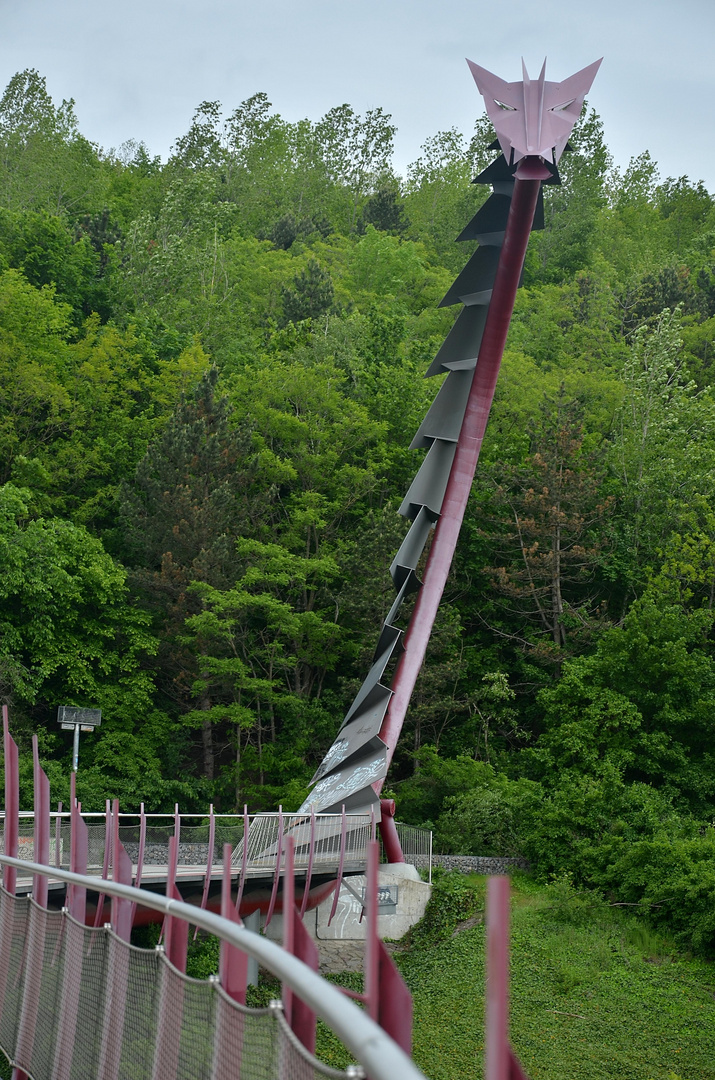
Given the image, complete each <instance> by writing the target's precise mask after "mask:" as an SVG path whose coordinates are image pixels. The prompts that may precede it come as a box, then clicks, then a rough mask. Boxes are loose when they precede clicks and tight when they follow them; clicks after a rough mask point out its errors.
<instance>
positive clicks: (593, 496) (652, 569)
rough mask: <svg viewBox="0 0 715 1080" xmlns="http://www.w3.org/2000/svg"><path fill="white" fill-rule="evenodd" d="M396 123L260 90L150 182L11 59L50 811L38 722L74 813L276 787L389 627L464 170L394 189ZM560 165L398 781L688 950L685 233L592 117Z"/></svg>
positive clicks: (680, 192) (697, 683)
mask: <svg viewBox="0 0 715 1080" xmlns="http://www.w3.org/2000/svg"><path fill="white" fill-rule="evenodd" d="M394 136H395V128H394V125H393V124H392V122H391V119H390V117H389V116H388V115H387V114H385V113H384V112H383V111H382V110H381V109H379V108H376V109H373V110H371V111H369V112H367V113H365V114H363V115H360V114H358V113H356V112H355V110H354V109H352V108H351V107H350V106H349V105H347V104H342V105H338V106H337V107H335V108H332V109H330V110H329V111H328V112H327V113H326V114H325V116H323V117H322V118H320V119H318V120H309V119H301V120H297V121H294V122H293V121H287V120H285V119H284V118H283V117H281V116H279V115H278V114H277V113H276V112H275V111H274V110H273V108H272V106H271V104H270V102H269V101H268V99H267V97H266V95H265V94H263V93H257V94H255V95H253V96H252V97H250V98H248V99H247V100H245V101H243V102H241V103H240V104H239V105H238V106H237V107H235V108H234V107H232V108H229V109H226V110H225V109H224V108H223V107H222V105H221V104H220V103H219V102H216V101H205V102H202V103H201V104H200V105H199V106H198V108H197V110H196V113H195V115H194V117H193V119H192V121H191V123H190V125H189V127H188V130H187V131H186V132H185V133H184V134H183V135H180V136H179V138H178V139H177V140H176V143H175V145H174V148H173V152H172V155H171V157H170V159H169V161H168V162H166V163H162V161H161V160H160V159H159V158H157V157H152V156H151V154H150V153H149V151H148V150H147V148H146V147H145V146H143V145H141V144H138V143H136V142H132V141H130V142H128V143H126V144H125V145H124V146H123V147H121V148H120V149H119V150H118V151H116V152H114V151H112V152H109V153H106V152H104V151H100V150H99V149H98V148H96V147H94V146H92V145H91V144H90V143H89V142H88V141H87V140H86V139H85V138H84V137H83V136H82V135H81V133H80V131H79V128H78V124H77V119H76V117H75V114H74V107H73V103H72V102H71V101H66V102H62V103H61V104H60V105H55V104H54V103H53V102H52V100H51V98H50V96H49V94H48V92H47V88H46V85H45V82H44V79H43V78H42V77H41V76H40V75H39V74H38V73H37V72H35V71H32V70H28V71H25V72H22V73H19V74H18V75H15V76H14V77H13V78H12V79H11V80H10V83H9V84H8V87H7V89H6V91H5V93H4V94H3V96H2V98H1V99H0V181H1V183H0V191H1V192H2V195H1V196H0V484H2V485H4V486H3V487H2V488H1V489H0V491H1V493H2V499H3V501H4V506H5V514H4V518H3V524H2V526H1V528H0V533H1V535H0V548H1V550H0V559H1V561H2V570H3V577H2V582H3V583H4V584H2V585H0V621H2V627H0V629H1V630H2V644H0V668H1V671H0V674H1V676H2V686H1V689H2V694H3V698H4V700H7V701H9V702H10V703H11V705H12V707H13V726H14V730H17V731H18V737H19V739H20V743H21V767H22V769H23V770H24V771H23V776H25V775H27V776H29V768H30V758H29V754H28V751H29V735H30V731H31V730H32V729H35V730H37V731H38V734H39V736H40V745H41V753H42V756H43V762H44V764H45V766H46V768H47V770H48V773H49V775H50V778H51V783H52V790H53V797H61V798H63V800H65V799H66V797H67V772H66V764H67V756H68V749H69V748H68V743H67V741H66V739H65V737H64V736H62V735H60V734H59V733H56V732H55V729H54V727H53V726H52V725H53V724H54V708H55V706H56V704H57V703H58V701H59V700H63V701H67V702H73V701H77V702H78V703H87V704H99V705H101V706H102V708H103V710H104V712H105V716H106V720H105V723H104V724H103V726H102V728H101V730H100V731H99V732H97V733H96V734H94V735H92V736H89V737H87V738H86V739H85V740H83V744H82V768H81V770H80V774H79V783H80V793H81V797H82V801H83V803H84V804H85V805H86V806H88V807H89V806H98V807H101V806H102V805H103V800H104V798H105V797H107V796H108V795H111V796H117V797H119V798H120V799H121V801H122V804H123V805H125V804H126V806H134V805H135V804H136V803H137V802H138V801H140V800H141V799H145V800H146V801H147V803H151V804H153V807H154V808H159V807H162V808H163V807H170V806H171V805H172V804H173V802H174V801H176V800H178V801H180V802H181V803H182V806H184V807H186V806H187V804H189V805H191V806H197V807H199V806H200V805H202V804H203V802H205V801H210V800H211V799H213V800H214V802H215V803H216V805H217V806H219V805H223V806H224V807H225V808H229V807H234V806H236V805H239V806H240V805H242V804H243V802H244V801H245V800H248V801H250V802H251V804H252V807H253V808H258V807H260V808H265V809H273V808H274V806H275V804H276V803H278V802H282V803H283V804H284V805H285V806H286V807H293V806H297V805H298V804H299V803H300V801H301V800H302V798H303V796H304V794H305V790H306V783H307V780H308V778H309V777H310V775H311V774H312V772H313V771H314V769H315V766H316V765H317V763H318V762H319V761H320V759H321V758H322V756H323V754H324V752H325V750H326V749H327V747H328V746H329V745H330V742H331V740H332V738H333V737H334V734H335V730H336V726H337V725H338V723H339V720H340V718H341V717H342V716H344V714H345V709H346V707H347V706H348V705H349V703H350V701H351V699H352V697H353V695H354V693H355V691H356V689H357V687H358V686H359V685H360V683H361V681H362V679H363V677H364V675H365V671H366V670H367V668H368V667H369V665H370V663H371V662H372V653H373V650H374V645H375V636H376V634H377V631H378V628H379V626H380V625H381V622H382V620H383V619H384V617H385V615H386V614H387V611H388V610H389V608H390V605H391V603H392V599H393V591H392V587H391V583H390V580H389V573H388V571H389V566H390V563H391V560H392V557H393V555H394V552H395V550H396V549H397V547H398V546H399V543H400V542H401V540H402V538H403V536H404V534H405V527H406V523H405V521H404V519H402V518H400V517H399V516H398V515H397V514H396V513H395V510H396V508H397V507H398V506H399V504H400V501H401V499H402V496H403V494H404V491H405V490H406V487H407V486H408V484H409V482H410V480H411V478H412V476H413V475H414V473H415V470H416V468H417V466H418V463H419V453H417V454H416V453H414V452H413V451H410V450H409V449H408V446H409V443H410V441H411V440H412V438H413V435H414V433H415V430H416V429H417V427H418V426H419V424H420V422H421V419H422V417H423V416H424V414H425V412H426V411H427V409H428V407H429V405H430V403H431V401H432V400H433V398H434V395H435V393H436V391H437V389H438V384H439V381H440V380H439V379H429V380H425V379H423V375H424V372H425V371H426V369H427V367H428V365H429V364H430V362H431V360H432V358H433V357H434V354H435V352H436V350H437V349H438V347H439V345H440V343H441V342H442V340H443V339H444V337H445V335H446V334H447V332H448V331H449V329H450V326H451V325H452V320H453V317H454V311H451V310H447V309H439V308H438V307H437V305H438V304H439V301H440V299H441V297H442V296H443V295H444V294H445V292H446V291H447V289H448V288H449V286H450V284H451V282H452V281H453V279H454V277H455V274H456V273H457V272H458V271H459V270H460V269H461V267H462V266H463V264H464V262H465V261H466V259H467V258H468V256H469V254H470V251H471V249H472V247H473V245H471V244H467V245H463V246H459V245H456V244H455V243H454V238H455V236H457V235H458V234H459V233H460V232H461V231H462V229H463V228H464V226H465V225H466V224H467V223H468V221H469V220H470V219H471V217H472V216H473V214H474V213H475V211H476V210H477V209H478V208H479V207H480V206H481V205H482V202H483V200H484V199H485V198H486V197H487V195H488V190H487V188H486V187H485V186H483V185H473V184H472V183H471V180H472V178H473V177H474V176H475V174H478V173H479V172H480V171H482V169H483V168H484V167H485V166H487V165H488V164H489V162H490V161H491V160H493V152H492V151H490V150H489V149H488V147H489V145H490V143H491V142H492V140H493V138H494V133H493V131H492V130H491V125H490V124H489V122H488V120H487V119H486V118H480V119H479V120H478V121H477V124H476V125H475V129H474V132H473V133H472V135H471V137H469V138H468V137H466V136H464V135H462V134H461V133H460V132H458V131H456V130H450V131H442V132H439V133H437V134H436V135H435V136H434V137H432V138H430V139H428V140H427V141H426V143H425V145H424V146H423V148H422V150H421V152H420V155H419V157H418V160H417V161H415V162H414V163H413V164H412V165H410V166H409V167H408V169H407V171H406V176H405V177H404V178H401V177H399V176H397V175H396V174H395V173H394V170H393V160H392V154H393V144H394ZM571 142H572V145H573V147H574V150H573V151H572V152H570V153H567V154H565V155H564V156H563V158H562V159H561V161H560V163H559V170H560V174H561V181H562V183H561V184H560V185H547V189H546V190H545V192H544V206H545V228H544V229H543V230H541V231H539V232H537V233H535V234H534V235H533V236H532V238H531V241H530V245H529V252H528V256H527V262H526V267H525V274H524V280H525V288H523V289H522V290H520V292H519V295H518V297H517V302H516V308H515V312H514V318H513V320H512V324H511V329H510V336H509V342H508V348H507V350H506V354H505V357H504V363H503V370H502V373H501V376H500V380H499V385H498V388H497V395H496V400H495V403H494V408H493V410H492V415H491V418H490V423H489V427H488V430H487V434H486V438H485V441H484V446H483V449H482V456H481V464H480V469H479V471H478V474H477V478H476V480H475V484H474V496H473V499H472V502H471V504H470V506H469V507H468V509H467V513H466V516H465V521H464V525H463V529H462V537H461V540H460V545H459V548H458V554H457V558H456V562H455V567H454V570H453V574H452V576H451V578H450V580H449V582H448V584H447V589H446V592H445V601H444V603H443V605H442V607H441V609H440V613H439V617H438V619H437V622H436V624H435V628H434V632H433V635H432V641H431V646H430V650H429V652H428V656H427V659H426V663H425V665H424V667H423V671H422V672H421V675H420V678H419V680H418V683H417V686H416V690H415V694H414V696H413V699H412V703H411V709H410V714H409V716H408V719H407V723H406V725H405V731H404V738H403V739H402V740H401V743H400V746H399V747H398V749H397V753H396V755H395V759H394V762H393V765H392V773H391V778H390V783H391V785H392V786H393V787H394V788H395V790H396V794H397V798H398V805H399V813H400V816H401V817H402V818H403V819H405V820H407V821H408V822H413V823H432V825H434V827H435V831H436V839H437V843H438V846H441V847H442V848H443V849H445V850H449V851H454V852H465V853H466V852H475V853H482V854H486V853H489V852H493V853H495V854H497V853H498V854H505V853H507V852H508V853H515V854H525V855H527V856H528V857H529V859H530V860H531V862H532V865H533V866H534V868H535V871H536V873H537V874H538V875H539V876H540V877H541V878H542V879H546V878H548V876H549V875H550V874H556V875H557V878H558V880H559V881H561V882H562V885H563V882H564V881H568V879H565V878H563V875H564V874H571V875H573V878H572V880H573V882H574V883H575V885H574V889H576V890H577V893H578V890H582V889H584V888H592V889H595V890H601V891H602V892H603V893H604V895H608V896H613V897H617V898H619V902H624V903H637V904H639V905H641V906H643V907H644V910H648V911H649V912H650V915H649V919H650V920H651V922H650V923H649V924H648V925H651V924H653V923H658V924H659V925H663V926H665V925H666V924H667V925H668V926H670V928H671V930H672V932H673V933H674V934H676V933H677V934H678V935H679V940H680V941H681V942H685V943H687V944H688V946H689V947H692V948H693V949H697V950H699V951H701V952H703V953H708V954H710V953H711V952H712V948H713V939H712V928H711V924H710V922H709V921H708V920H709V916H708V914H707V912H708V905H709V904H711V899H712V883H711V881H710V877H709V870H708V866H709V862H708V859H709V858H710V855H709V852H710V846H711V841H710V839H709V837H710V831H709V830H710V829H711V823H712V821H713V817H714V816H715V786H714V782H713V775H715V770H714V768H713V766H714V764H715V762H714V761H713V754H712V752H711V749H710V748H711V747H712V745H713V729H712V727H713V725H712V719H711V718H712V716H713V715H714V711H715V710H714V707H715V701H714V700H713V695H714V693H715V668H713V662H714V660H715V654H714V651H713V621H712V612H713V610H715V518H714V517H713V514H712V511H711V506H712V502H713V497H714V496H715V490H714V489H713V476H715V458H714V456H713V452H714V448H715V410H714V407H713V398H712V392H711V382H712V367H713V359H714V357H715V353H714V352H713V339H714V338H715V208H714V207H713V200H712V197H711V195H710V194H709V192H707V191H706V190H705V188H704V186H703V185H702V184H699V183H694V182H692V181H691V180H690V179H688V178H687V177H685V176H683V177H679V178H666V179H662V178H661V177H660V176H659V174H658V170H657V165H656V164H655V162H653V160H652V159H651V158H650V156H649V155H648V154H647V153H644V154H641V155H640V156H639V157H636V158H634V159H633V160H632V161H631V163H630V164H629V166H628V167H627V168H626V169H625V170H622V171H619V170H616V169H614V167H613V163H612V161H611V158H610V155H609V151H608V147H607V142H606V138H605V133H604V131H603V127H602V124H601V121H600V119H599V117H598V116H597V115H596V114H595V113H594V112H593V111H592V110H591V109H589V108H586V109H584V111H583V115H582V117H581V119H580V121H579V123H578V125H577V126H576V128H575V130H574V133H573V137H572V140H571ZM119 560H121V562H120V561H119ZM122 563H126V564H127V566H128V567H129V569H128V570H125V569H124V566H123V565H122ZM421 572H422V567H421V566H420V567H418V573H421ZM404 614H405V615H407V614H408V610H406V611H405V612H404ZM389 676H390V672H389V671H388V672H387V677H388V678H389ZM668 845H670V847H671V848H672V851H673V852H674V855H673V859H672V863H671V864H670V865H666V862H665V858H666V857H665V854H664V852H665V851H666V850H668ZM639 875H640V877H639ZM654 881H657V882H663V883H667V888H668V890H670V891H669V892H667V893H662V892H660V893H659V892H654V891H648V890H649V889H650V887H651V884H652V882H654ZM556 887H557V886H556V885H555V886H554V888H556ZM558 887H561V886H558ZM563 887H564V889H566V886H565V885H564V886H563ZM455 888H456V886H455ZM570 888H571V886H570V885H569V889H570ZM565 895H566V896H567V901H568V902H567V901H564V903H566V906H567V907H568V905H569V904H572V899H573V898H571V899H568V897H570V896H571V893H570V892H569V891H568V889H566V893H565ZM574 895H576V893H575V894H574ZM669 895H672V896H675V897H677V898H678V900H677V904H675V902H674V901H669V900H667V896H669ZM578 902H579V903H580V901H578ZM559 903H560V901H559ZM573 903H576V901H573ZM584 903H585V901H584ZM646 905H647V907H646ZM653 905H655V906H653ZM572 906H573V904H572ZM584 925H585V924H584ZM573 928H574V927H573V926H571V925H570V924H569V925H567V926H566V929H573ZM576 929H583V927H576ZM435 947H436V946H435ZM440 947H441V946H440ZM564 978H566V976H564ZM676 1071H677V1070H676Z"/></svg>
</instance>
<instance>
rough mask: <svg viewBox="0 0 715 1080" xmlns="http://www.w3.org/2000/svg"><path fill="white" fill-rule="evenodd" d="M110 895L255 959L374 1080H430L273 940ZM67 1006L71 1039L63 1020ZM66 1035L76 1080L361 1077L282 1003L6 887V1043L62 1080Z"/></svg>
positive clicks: (39, 1075) (2, 897) (44, 1074)
mask: <svg viewBox="0 0 715 1080" xmlns="http://www.w3.org/2000/svg"><path fill="white" fill-rule="evenodd" d="M0 865H3V866H6V867H14V868H15V869H16V870H24V871H26V872H30V873H31V874H33V875H38V876H40V877H44V878H54V879H58V880H60V881H64V882H65V883H67V884H68V885H71V886H77V887H80V888H84V889H87V888H89V889H92V888H95V889H96V879H94V878H92V877H89V876H87V875H81V874H74V873H71V872H69V871H66V870H63V869H61V868H59V869H58V868H56V867H49V866H44V865H41V864H38V863H34V862H29V861H26V860H21V859H11V858H9V857H7V856H4V855H3V856H0ZM102 889H103V891H104V892H105V893H106V894H107V895H108V896H110V897H112V898H114V899H115V900H119V901H130V902H132V903H135V904H137V905H141V906H144V907H147V908H151V909H152V910H154V911H158V912H161V913H162V914H163V915H164V916H165V917H167V918H169V919H176V920H183V921H184V922H186V923H188V922H190V923H193V924H194V925H196V926H198V927H200V928H201V929H203V930H206V931H207V932H208V933H211V934H215V935H216V936H217V937H219V938H220V939H221V940H222V941H224V942H226V943H227V944H228V945H231V946H234V947H235V948H237V949H240V950H241V951H242V952H243V953H246V954H247V955H249V956H251V957H253V958H254V959H256V960H257V961H258V962H259V963H260V964H261V966H263V967H264V968H266V969H267V970H268V971H270V972H271V973H272V974H273V975H276V976H277V977H278V978H279V979H281V981H282V982H283V985H284V987H286V988H290V991H291V993H292V994H295V995H296V996H297V998H299V999H300V1000H301V1001H302V1002H304V1003H305V1004H306V1005H307V1006H308V1007H309V1008H310V1009H311V1010H313V1011H314V1012H315V1013H316V1014H317V1015H318V1016H320V1017H321V1018H322V1019H323V1020H324V1021H325V1022H326V1023H327V1024H328V1026H329V1027H330V1028H331V1029H332V1030H333V1031H334V1032H335V1034H336V1035H337V1036H338V1037H339V1038H340V1039H341V1041H342V1042H343V1043H344V1045H345V1046H346V1047H347V1049H348V1050H349V1051H350V1053H351V1054H352V1055H353V1056H354V1057H355V1059H356V1060H357V1061H358V1062H359V1063H360V1066H361V1067H362V1069H364V1070H365V1072H366V1073H367V1074H368V1075H369V1076H370V1077H371V1078H373V1080H394V1078H395V1077H400V1080H424V1078H423V1074H422V1073H421V1071H420V1070H419V1069H418V1068H417V1067H416V1066H415V1064H414V1063H413V1062H412V1061H411V1059H410V1058H409V1057H408V1055H407V1054H406V1053H405V1052H404V1051H403V1050H401V1049H400V1047H399V1046H398V1045H397V1044H396V1043H395V1042H394V1041H393V1040H392V1039H391V1038H390V1037H389V1036H388V1035H387V1034H386V1033H385V1032H384V1031H383V1030H382V1028H380V1027H379V1026H378V1025H377V1024H376V1023H375V1022H374V1021H373V1020H371V1019H370V1017H369V1016H368V1015H366V1013H365V1012H364V1011H363V1010H361V1009H359V1008H357V1007H356V1006H355V1005H354V1004H353V1003H352V1002H351V1001H350V1000H348V999H347V998H346V997H345V996H344V995H343V994H342V993H341V992H340V990H339V989H338V988H337V987H335V986H333V985H332V984H330V983H327V982H326V981H325V980H323V979H322V978H321V977H320V976H319V975H318V974H317V973H316V972H314V971H312V970H311V969H310V968H309V967H308V966H307V965H305V964H303V963H302V962H301V961H300V960H299V959H297V958H296V957H295V956H293V955H291V954H290V953H288V952H286V951H285V950H284V949H281V948H280V946H278V945H276V944H275V943H274V942H272V941H270V940H268V939H267V938H264V937H262V936H260V935H258V934H255V933H251V932H250V931H248V930H246V929H245V928H244V927H243V926H242V925H239V924H237V923H235V922H231V921H229V920H228V919H224V918H221V916H219V915H214V914H213V913H211V912H208V911H203V910H200V909H197V908H196V907H192V906H191V905H189V904H185V903H183V902H182V901H178V900H171V899H168V898H166V897H163V896H159V895H157V894H155V893H148V892H145V891H141V890H139V889H135V888H133V887H132V886H129V885H122V884H119V883H117V882H114V881H103V883H102ZM68 1009H69V1012H70V1013H71V1014H72V1016H73V1025H69V1026H70V1027H71V1026H74V1033H72V1032H69V1028H68V1024H67V1016H68ZM80 1017H81V1018H82V1023H81V1024H80V1023H79V1022H78V1021H79V1018H80ZM70 1018H72V1017H70ZM68 1033H69V1035H70V1036H71V1038H70V1051H71V1053H70V1056H69V1060H70V1065H69V1066H68V1065H67V1062H68V1056H67V1054H66V1053H65V1055H64V1056H63V1057H62V1061H63V1062H64V1065H63V1068H64V1069H65V1072H66V1077H67V1080H69V1077H70V1076H72V1077H74V1076H80V1075H82V1076H93V1075H102V1076H112V1077H116V1078H117V1080H121V1078H124V1077H126V1078H127V1080H129V1078H130V1077H131V1080H144V1078H145V1077H146V1078H147V1080H164V1078H165V1077H166V1078H169V1077H170V1078H171V1080H184V1078H185V1080H204V1078H206V1080H228V1078H229V1076H236V1075H239V1074H240V1075H241V1078H242V1080H275V1078H277V1077H280V1078H281V1080H283V1078H285V1080H293V1078H294V1077H295V1078H296V1080H311V1078H316V1077H320V1076H328V1077H331V1076H332V1077H336V1076H340V1077H344V1078H347V1077H348V1076H350V1075H352V1076H356V1075H359V1074H358V1073H356V1072H355V1071H354V1070H353V1071H352V1072H348V1073H339V1072H336V1071H335V1070H332V1069H329V1068H328V1067H326V1066H325V1065H323V1064H322V1063H321V1062H319V1061H318V1060H317V1059H316V1058H315V1057H313V1055H312V1054H310V1053H309V1052H308V1051H307V1050H305V1048H303V1047H302V1046H300V1044H299V1042H298V1040H296V1039H295V1037H294V1036H293V1035H292V1033H289V1030H288V1025H287V1024H286V1023H285V1020H284V1019H283V1017H282V1015H281V1010H280V1006H277V1007H276V1006H274V1008H273V1009H272V1010H252V1009H247V1008H246V1007H244V1006H240V1005H238V1003H237V1002H235V1001H233V1000H232V999H231V998H230V997H229V996H228V995H227V994H225V993H224V992H223V991H222V990H221V988H220V986H219V985H218V984H217V983H216V982H207V983H203V982H198V981H197V980H193V979H189V978H188V977H187V976H185V975H183V974H182V973H181V972H180V971H178V970H177V969H176V968H174V967H173V966H172V965H171V964H170V963H169V962H168V960H167V959H166V957H165V956H162V955H161V954H160V953H154V952H150V951H145V950H140V949H135V948H133V947H132V946H130V945H128V944H127V943H126V942H125V941H123V940H121V938H120V937H118V936H117V935H116V934H114V933H112V932H111V931H110V930H109V929H107V928H106V927H100V928H96V929H90V928H87V927H84V926H82V925H81V924H80V923H78V922H76V921H75V920H74V919H72V918H71V917H70V916H69V914H68V912H67V911H66V910H63V911H62V912H53V911H47V910H46V909H44V908H42V907H40V906H38V905H36V904H35V903H34V902H33V901H31V900H28V899H27V898H22V897H15V896H12V895H11V894H10V893H8V892H6V891H5V890H4V889H3V890H1V891H0V1044H1V1045H2V1047H3V1049H4V1051H5V1052H6V1054H7V1055H8V1057H10V1059H11V1060H12V1061H13V1062H14V1063H15V1064H16V1065H17V1066H18V1067H19V1068H21V1069H22V1070H23V1071H25V1072H26V1073H27V1074H28V1076H30V1077H32V1078H33V1080H62V1071H61V1070H58V1067H57V1062H58V1060H59V1059H58V1056H57V1055H58V1053H59V1052H60V1049H61V1047H62V1046H63V1045H65V1044H66V1042H67V1038H68ZM75 1043H76V1045H75ZM75 1054H79V1055H81V1062H80V1064H81V1068H80V1067H79V1065H78V1068H77V1069H75V1066H74V1064H73V1062H74V1055H75ZM79 1061H80V1059H79V1058H78V1062H79ZM239 1063H240V1065H239ZM85 1066H86V1067H85ZM95 1066H97V1068H95Z"/></svg>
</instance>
